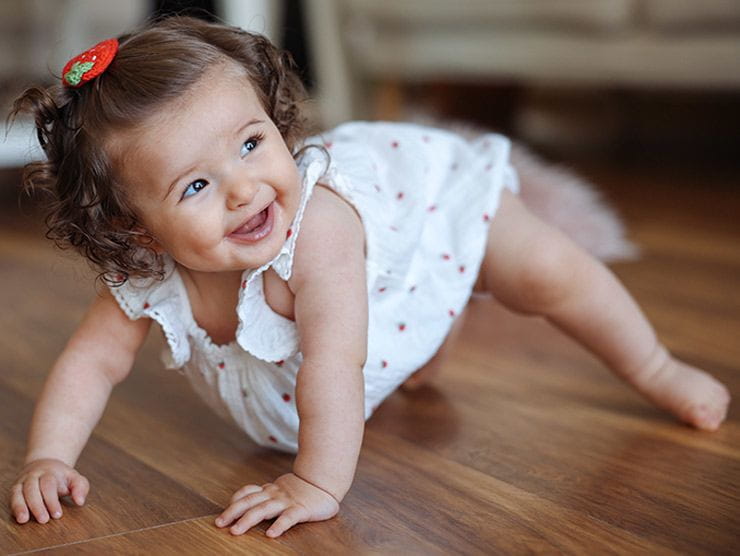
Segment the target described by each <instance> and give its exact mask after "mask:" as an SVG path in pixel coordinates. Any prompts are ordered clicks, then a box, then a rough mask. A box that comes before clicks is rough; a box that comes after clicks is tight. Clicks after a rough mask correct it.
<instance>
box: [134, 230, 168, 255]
mask: <svg viewBox="0 0 740 556" xmlns="http://www.w3.org/2000/svg"><path fill="white" fill-rule="evenodd" d="M130 226H131V225H130V223H129V226H128V227H129V229H130V230H131V239H132V240H133V241H134V243H136V244H137V245H138V246H139V247H145V248H147V249H151V250H152V251H154V252H155V253H156V254H157V255H161V254H162V253H164V249H163V248H162V246H161V245H160V244H159V242H158V241H157V240H156V239H154V236H152V235H151V234H150V233H149V232H148V231H147V230H146V228H144V226H141V225H140V224H134V225H133V227H130Z"/></svg>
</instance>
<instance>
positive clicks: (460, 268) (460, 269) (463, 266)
mask: <svg viewBox="0 0 740 556" xmlns="http://www.w3.org/2000/svg"><path fill="white" fill-rule="evenodd" d="M457 270H459V271H460V274H462V273H463V272H465V265H463V264H461V265H460V266H459V267H458V268H457Z"/></svg>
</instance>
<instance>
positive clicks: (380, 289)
mask: <svg viewBox="0 0 740 556" xmlns="http://www.w3.org/2000/svg"><path fill="white" fill-rule="evenodd" d="M385 290H386V288H385V287H382V288H378V293H383V292H384V291H385Z"/></svg>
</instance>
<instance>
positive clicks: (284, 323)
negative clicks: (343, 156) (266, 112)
mask: <svg viewBox="0 0 740 556" xmlns="http://www.w3.org/2000/svg"><path fill="white" fill-rule="evenodd" d="M306 156H307V159H308V160H307V161H306V162H305V164H304V165H305V167H306V169H305V172H304V174H303V180H302V192H301V200H300V203H299V205H298V210H297V212H296V215H295V217H294V218H293V223H292V224H291V226H290V229H291V232H292V233H291V235H290V237H289V238H288V239H287V240H286V241H285V243H284V244H283V247H282V248H281V249H280V253H278V255H277V256H276V257H275V258H274V259H272V260H271V261H270V262H268V263H265V264H264V265H262V266H261V267H259V268H257V269H254V270H246V271H244V273H243V274H242V289H241V291H240V292H239V302H238V306H237V315H238V317H239V326H238V327H237V331H236V339H237V342H238V343H239V345H240V346H241V347H242V348H243V349H244V350H245V351H248V352H249V353H251V354H252V355H254V356H255V357H257V358H259V359H262V360H264V361H279V360H280V359H284V358H286V357H289V356H291V355H294V354H295V353H296V351H297V349H298V348H297V346H298V334H297V332H296V328H295V323H294V322H293V321H291V320H289V319H286V318H285V317H283V316H282V315H278V314H277V313H275V312H274V311H273V310H272V309H271V308H270V306H269V305H268V304H267V302H266V301H265V299H264V295H263V280H260V281H259V282H255V280H256V279H257V278H258V277H262V276H263V273H264V272H265V270H267V269H268V268H273V269H274V270H275V272H276V273H277V274H278V276H280V278H281V279H283V280H288V279H290V276H291V274H292V271H293V259H294V256H295V247H296V240H297V239H298V234H299V233H300V227H301V222H302V221H303V216H304V214H305V211H306V206H307V205H308V200H309V199H310V197H311V193H312V192H313V189H314V187H315V185H316V183H317V182H318V181H319V179H320V178H321V176H322V175H323V173H324V167H325V161H323V160H320V159H319V158H317V157H316V156H310V155H308V154H307V155H306ZM265 321H268V322H265Z"/></svg>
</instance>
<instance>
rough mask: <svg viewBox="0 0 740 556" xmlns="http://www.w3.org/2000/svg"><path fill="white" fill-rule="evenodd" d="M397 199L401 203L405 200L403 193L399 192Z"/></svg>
mask: <svg viewBox="0 0 740 556" xmlns="http://www.w3.org/2000/svg"><path fill="white" fill-rule="evenodd" d="M396 199H398V200H399V201H400V200H401V199H403V191H399V192H398V195H396Z"/></svg>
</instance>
